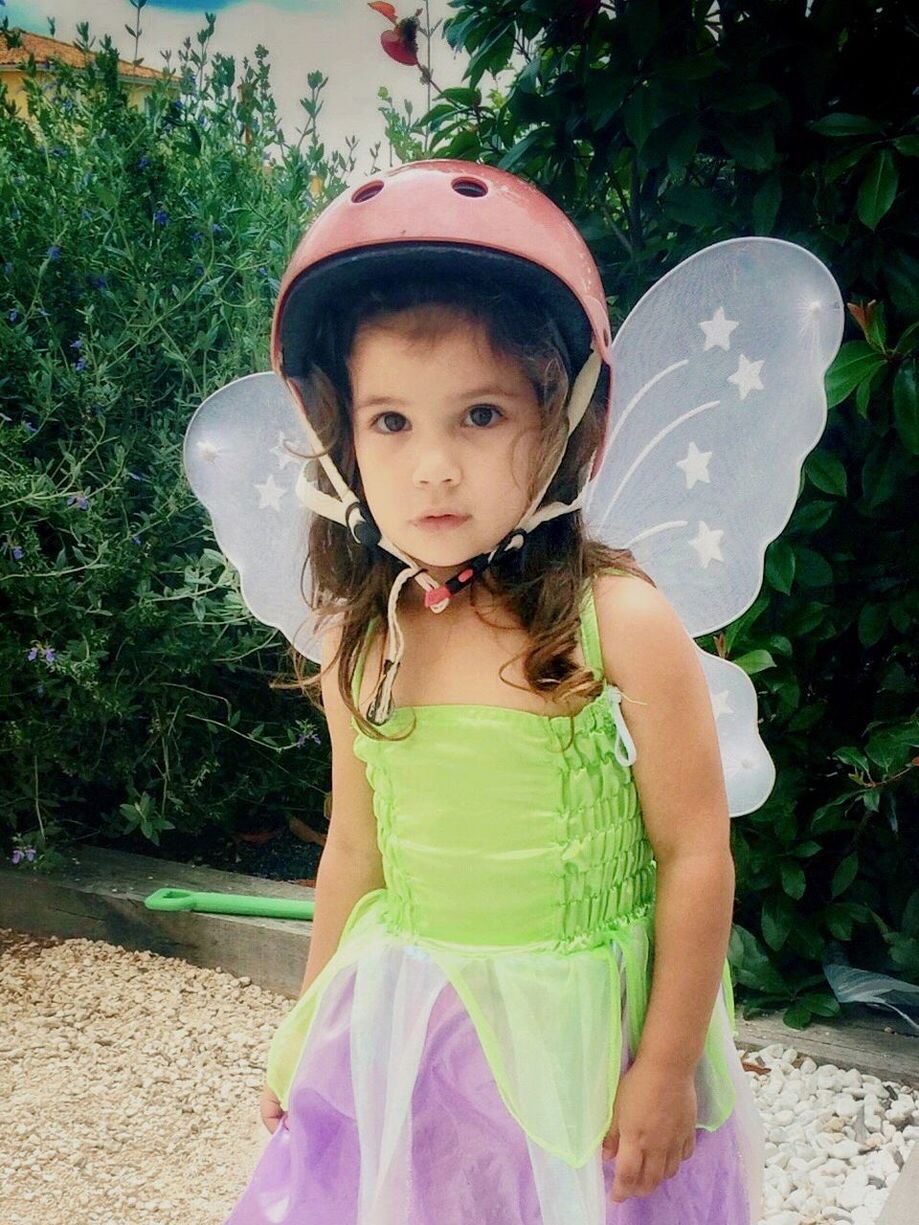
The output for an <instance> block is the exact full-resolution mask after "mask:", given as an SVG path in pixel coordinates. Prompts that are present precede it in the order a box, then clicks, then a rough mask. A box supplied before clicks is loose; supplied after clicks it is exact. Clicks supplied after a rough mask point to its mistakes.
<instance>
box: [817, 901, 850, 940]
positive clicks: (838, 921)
mask: <svg viewBox="0 0 919 1225" xmlns="http://www.w3.org/2000/svg"><path fill="white" fill-rule="evenodd" d="M823 921H824V923H825V924H826V925H827V927H828V928H829V930H830V932H831V933H832V935H834V936H835V937H836V939H837V940H851V939H852V924H853V917H852V913H851V911H850V909H849V908H848V906H847V905H846V903H845V902H830V904H829V906H827V908H826V909H825V910H824V912H823Z"/></svg>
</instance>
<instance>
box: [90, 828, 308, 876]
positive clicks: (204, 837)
mask: <svg viewBox="0 0 919 1225" xmlns="http://www.w3.org/2000/svg"><path fill="white" fill-rule="evenodd" d="M320 836H321V835H320ZM259 837H260V838H264V841H259V842H255V841H248V840H246V837H245V835H241V834H237V835H233V834H227V833H223V832H221V831H219V830H214V829H211V830H208V831H207V833H206V834H199V835H197V836H194V835H190V834H181V833H177V832H175V831H172V830H164V831H163V833H162V834H161V835H160V845H159V846H154V845H153V843H152V842H150V841H149V839H147V838H145V837H144V836H143V835H142V834H140V833H136V832H135V833H134V834H132V835H130V836H129V837H125V838H117V839H107V838H105V837H104V836H102V835H99V836H97V837H96V838H94V839H93V840H92V845H94V846H99V847H102V848H104V849H105V850H111V851H128V852H130V853H131V854H134V855H149V856H150V857H151V858H153V859H173V860H176V861H177V862H179V863H187V864H194V865H195V866H196V867H204V868H217V869H218V870H220V871H222V872H242V873H245V874H247V875H249V876H262V877H265V879H267V880H286V881H293V882H295V883H298V884H306V885H313V884H315V881H316V870H317V868H318V866H319V856H320V854H321V853H322V847H321V846H320V845H319V843H318V842H306V841H304V840H303V839H301V838H298V837H297V836H296V835H295V834H293V833H292V832H291V831H290V829H288V827H287V826H286V825H282V826H281V827H280V828H279V829H278V830H276V831H275V832H273V833H271V834H270V836H268V837H267V838H265V836H264V835H259Z"/></svg>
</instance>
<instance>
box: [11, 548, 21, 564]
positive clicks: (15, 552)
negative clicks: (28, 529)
mask: <svg viewBox="0 0 919 1225" xmlns="http://www.w3.org/2000/svg"><path fill="white" fill-rule="evenodd" d="M11 552H12V554H13V561H22V545H20V544H14V545H13V548H12V550H11Z"/></svg>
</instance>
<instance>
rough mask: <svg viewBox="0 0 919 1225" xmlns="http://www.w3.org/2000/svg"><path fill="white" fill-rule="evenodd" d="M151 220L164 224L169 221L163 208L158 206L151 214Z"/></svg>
mask: <svg viewBox="0 0 919 1225" xmlns="http://www.w3.org/2000/svg"><path fill="white" fill-rule="evenodd" d="M153 220H154V221H155V222H156V224H157V225H166V224H167V223H168V222H169V214H168V213H167V212H166V210H165V209H164V208H158V209H157V210H156V212H155V213H154V214H153Z"/></svg>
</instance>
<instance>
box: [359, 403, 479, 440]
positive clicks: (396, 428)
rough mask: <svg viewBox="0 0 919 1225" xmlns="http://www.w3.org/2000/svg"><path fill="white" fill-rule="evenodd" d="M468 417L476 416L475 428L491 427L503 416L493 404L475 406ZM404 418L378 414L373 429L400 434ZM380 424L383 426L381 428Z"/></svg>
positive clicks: (383, 432) (402, 416)
mask: <svg viewBox="0 0 919 1225" xmlns="http://www.w3.org/2000/svg"><path fill="white" fill-rule="evenodd" d="M468 412H469V415H470V416H471V415H472V414H473V413H475V414H477V416H476V417H475V418H474V419H473V424H474V425H475V426H476V427H482V426H489V425H493V424H494V421H495V419H496V418H498V417H501V416H503V413H502V412H501V410H500V409H498V408H495V406H494V405H493V404H475V405H473V407H472V408H470V409H469V410H468ZM483 413H487V414H488V416H487V417H486V418H485V419H484V420H483V419H482V414H483ZM405 420H406V418H405V417H404V415H403V414H402V413H395V412H391V413H380V415H379V417H376V418H374V421H373V428H374V429H379V431H380V433H382V434H401V433H402V432H403V428H404V424H405ZM381 422H384V423H385V425H384V426H382V427H381Z"/></svg>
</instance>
